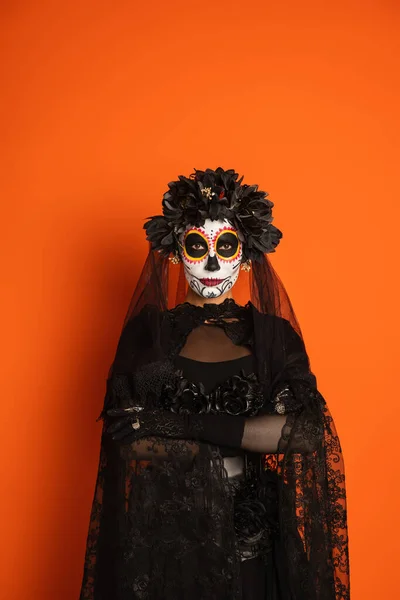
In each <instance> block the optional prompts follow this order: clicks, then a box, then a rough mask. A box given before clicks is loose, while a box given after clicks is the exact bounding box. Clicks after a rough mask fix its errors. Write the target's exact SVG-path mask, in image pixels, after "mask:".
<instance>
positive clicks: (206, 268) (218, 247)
mask: <svg viewBox="0 0 400 600" xmlns="http://www.w3.org/2000/svg"><path fill="white" fill-rule="evenodd" d="M179 241H180V247H181V248H180V253H181V258H182V262H183V266H184V269H185V276H186V279H187V281H188V283H189V286H190V287H191V288H192V290H194V291H195V292H196V293H197V294H199V296H202V297H203V298H218V296H222V294H225V293H226V292H227V291H228V290H230V289H232V287H233V286H234V285H235V283H236V281H237V278H238V276H239V270H240V263H241V261H242V244H241V242H240V240H239V238H238V236H237V233H236V230H235V229H234V228H233V227H232V225H231V224H230V223H229V221H227V220H223V221H222V220H219V221H212V220H211V219H206V220H205V223H204V225H203V226H202V227H192V226H188V227H187V228H186V230H185V231H184V233H183V234H182V235H181V237H180V240H179Z"/></svg>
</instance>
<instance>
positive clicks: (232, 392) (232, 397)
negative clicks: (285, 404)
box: [214, 372, 264, 416]
mask: <svg viewBox="0 0 400 600" xmlns="http://www.w3.org/2000/svg"><path fill="white" fill-rule="evenodd" d="M215 396H216V399H215V403H214V405H215V408H216V410H217V411H218V412H225V413H227V414H229V415H246V416H252V415H254V414H257V412H258V411H259V410H260V408H261V407H262V405H263V403H264V399H263V395H262V392H261V387H260V386H259V384H258V381H257V378H256V376H255V375H254V374H251V375H248V376H246V375H245V374H244V373H243V372H242V373H241V375H234V376H233V377H232V378H231V379H229V380H228V382H227V383H226V384H223V385H221V386H220V388H219V389H218V390H217V392H216V394H215Z"/></svg>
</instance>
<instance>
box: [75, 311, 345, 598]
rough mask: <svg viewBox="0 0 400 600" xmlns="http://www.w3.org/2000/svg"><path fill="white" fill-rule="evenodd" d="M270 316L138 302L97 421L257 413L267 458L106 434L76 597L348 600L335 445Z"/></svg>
mask: <svg viewBox="0 0 400 600" xmlns="http://www.w3.org/2000/svg"><path fill="white" fill-rule="evenodd" d="M277 319H278V317H274V316H269V315H265V314H262V313H260V312H259V311H258V310H257V309H255V307H254V305H252V304H251V303H248V304H247V305H246V306H244V307H241V306H239V305H237V304H236V303H235V302H234V301H233V300H228V301H225V302H224V303H223V304H222V305H219V306H218V305H205V306H204V307H196V306H192V305H189V304H187V303H186V304H183V305H179V306H177V307H176V308H175V309H172V310H170V311H159V310H158V309H156V308H152V307H145V309H143V310H142V311H141V312H140V314H138V315H137V316H135V317H134V318H133V319H132V320H131V321H129V323H128V324H127V326H126V327H125V328H124V330H123V332H122V334H121V338H120V341H119V344H118V348H117V353H116V358H115V360H114V363H113V370H112V373H111V375H110V377H109V379H108V381H107V391H106V397H105V401H104V406H103V411H102V415H100V416H103V417H104V415H107V410H108V409H109V408H112V407H129V406H132V405H133V404H134V405H143V406H145V405H146V404H151V405H152V407H154V403H155V404H156V406H157V408H158V409H160V410H166V411H171V412H174V413H179V414H183V415H184V414H185V413H211V414H216V415H217V417H216V418H218V413H225V414H228V415H241V416H245V417H246V421H252V422H254V421H256V419H258V417H259V416H261V419H263V418H264V417H267V418H268V419H267V421H268V423H267V425H266V426H265V427H264V426H263V431H262V439H263V442H264V440H265V449H266V451H265V453H263V454H260V453H258V454H257V453H252V452H248V451H244V450H243V449H237V448H234V449H231V448H222V447H215V446H213V445H210V444H207V443H202V442H199V441H194V440H185V439H173V438H171V437H168V438H165V437H163V438H157V437H152V438H141V439H139V440H137V441H136V442H134V443H130V444H126V445H122V446H121V445H116V444H115V443H114V442H113V441H112V440H110V438H109V437H107V436H106V435H104V428H103V435H102V441H101V448H100V457H99V469H98V476H97V481H96V487H95V492H94V498H93V505H92V511H91V518H90V524H89V532H88V537H87V548H86V555H85V567H84V574H83V581H82V587H81V594H80V599H81V600H349V595H348V585H347V579H346V577H347V572H348V570H347V537H346V512H345V490H344V475H343V466H342V463H341V449H340V443H339V440H338V437H337V434H336V431H335V428H334V424H333V419H332V417H331V415H330V413H329V410H328V408H327V406H326V403H325V401H324V399H323V398H322V396H321V395H320V393H319V392H318V390H317V388H316V383H315V377H314V375H313V374H312V373H311V371H310V369H309V362H308V356H307V353H306V352H305V349H304V345H303V343H302V340H301V339H300V337H299V336H298V335H297V334H296V332H295V331H294V330H293V329H292V328H291V326H290V324H289V323H288V322H285V321H284V320H280V321H279V327H275V326H274V324H275V322H276V320H277ZM276 332H279V334H281V335H282V336H283V340H282V343H281V341H280V340H278V339H277V337H276V335H274V334H276ZM288 389H289V392H290V393H287V390H288ZM282 394H286V395H282ZM282 408H283V409H284V412H285V417H286V416H287V421H286V423H287V425H285V427H284V428H283V429H282V432H281V438H279V436H278V438H279V446H278V447H277V450H276V449H272V445H271V443H270V440H271V428H270V425H269V424H270V423H271V420H269V418H270V417H272V418H274V417H275V416H277V415H276V413H281V409H282ZM253 416H254V419H252V417H253ZM278 416H279V415H278ZM247 417H249V418H247ZM258 422H259V421H258ZM272 437H273V439H276V431H275V432H274V434H273V436H272ZM274 444H275V442H274ZM304 445H305V446H307V445H310V446H309V447H304ZM267 448H268V449H267ZM299 508H300V509H301V510H299Z"/></svg>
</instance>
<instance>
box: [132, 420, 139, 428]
mask: <svg viewBox="0 0 400 600" xmlns="http://www.w3.org/2000/svg"><path fill="white" fill-rule="evenodd" d="M139 427H140V421H139V419H136V421H135V422H134V423H132V429H139Z"/></svg>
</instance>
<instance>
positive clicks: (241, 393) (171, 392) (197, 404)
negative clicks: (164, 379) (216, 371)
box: [161, 371, 264, 416]
mask: <svg viewBox="0 0 400 600" xmlns="http://www.w3.org/2000/svg"><path fill="white" fill-rule="evenodd" d="M161 404H162V407H163V408H164V409H165V410H170V411H171V412H174V413H178V414H203V413H211V414H217V413H225V414H229V415H242V416H253V415H256V414H257V413H258V411H259V410H260V408H261V407H262V406H263V404H264V397H263V394H262V389H261V386H260V385H259V383H258V380H257V377H256V375H255V374H254V373H251V374H250V375H245V374H244V372H243V371H242V372H241V374H240V375H234V376H233V377H230V378H229V379H228V380H227V381H226V382H225V383H224V384H222V385H221V386H218V387H217V388H216V389H215V390H213V391H211V392H210V393H209V394H206V393H205V390H204V386H203V384H202V383H199V384H196V383H193V382H191V381H188V380H187V379H185V378H184V377H183V376H182V372H181V371H178V372H177V378H176V380H175V383H174V384H168V385H165V386H164V388H163V392H162V394H161Z"/></svg>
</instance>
